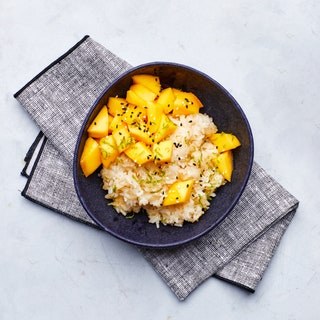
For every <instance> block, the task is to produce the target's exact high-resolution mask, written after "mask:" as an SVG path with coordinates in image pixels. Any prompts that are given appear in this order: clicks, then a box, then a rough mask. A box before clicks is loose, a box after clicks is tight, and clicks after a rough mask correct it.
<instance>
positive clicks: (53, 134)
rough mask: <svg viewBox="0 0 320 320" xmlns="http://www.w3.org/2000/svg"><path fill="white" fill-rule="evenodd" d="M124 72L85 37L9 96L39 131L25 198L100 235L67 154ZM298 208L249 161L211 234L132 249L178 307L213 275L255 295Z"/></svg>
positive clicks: (28, 158)
mask: <svg viewBox="0 0 320 320" xmlns="http://www.w3.org/2000/svg"><path fill="white" fill-rule="evenodd" d="M129 68H131V66H130V65H129V64H128V63H127V62H125V61H124V60H122V59H121V58H119V57H117V56H116V55H114V54H113V53H112V52H110V51H109V50H107V49H106V48H105V47H103V46H102V45H100V44H99V43H97V42H96V41H94V40H93V39H92V38H91V37H89V36H85V37H84V38H83V39H81V41H79V42H78V43H77V44H75V45H74V46H73V47H72V48H71V49H70V50H69V51H67V52H66V53H65V54H64V55H62V56H61V57H59V58H58V59H57V60H56V61H54V62H53V63H52V64H50V65H49V66H48V67H47V68H45V69H44V70H43V71H42V72H40V73H39V74H38V75H37V76H36V77H35V78H33V79H32V80H31V81H30V82H28V83H27V84H26V85H25V86H24V87H23V88H22V89H20V90H19V91H18V92H17V93H16V94H15V95H14V97H15V98H16V99H17V100H18V101H19V102H20V104H21V105H22V106H23V107H24V108H25V110H26V111H27V112H28V113H29V115H30V116H31V118H32V119H33V120H34V121H35V122H36V124H37V125H38V127H39V128H40V130H41V131H40V133H39V135H38V136H37V138H36V140H35V142H34V143H33V144H32V146H31V147H30V149H29V151H28V153H27V155H26V158H25V161H26V165H25V167H24V168H23V170H22V174H23V175H24V176H26V177H27V183H26V186H25V188H24V190H23V191H22V195H23V196H24V197H26V198H27V199H30V200H32V201H34V202H36V203H38V204H40V205H42V206H45V207H47V208H50V209H52V210H53V211H55V212H58V213H61V214H63V215H65V216H68V217H70V218H72V219H75V220H77V221H80V222H83V223H86V224H88V225H90V226H94V227H97V228H98V226H97V225H96V224H95V223H94V222H93V221H92V220H91V219H90V217H89V216H88V215H87V213H86V212H85V211H84V209H83V208H82V206H81V204H80V202H79V200H78V198H77V195H76V192H75V189H74V184H73V177H72V159H73V153H74V148H75V144H76V139H77V135H78V132H79V130H80V126H81V123H82V121H83V120H84V118H85V116H86V114H87V112H88V110H89V108H90V107H91V106H92V104H93V103H94V101H95V100H96V97H97V96H98V95H99V93H101V92H102V90H103V89H104V88H105V87H106V86H107V85H108V84H109V83H110V82H111V81H112V80H114V79H115V78H116V77H117V76H119V75H121V73H123V72H124V71H125V70H127V69H129ZM297 207H298V200H297V199H296V198H295V197H294V196H293V195H291V194H290V193H289V192H288V191H287V190H285V189H284V188H283V187H282V186H281V185H280V184H279V183H277V182H276V181H275V180H274V179H273V178H272V177H271V176H270V175H268V174H267V173H266V172H265V171H264V170H263V169H262V168H261V167H260V166H259V165H258V164H257V163H256V162H254V164H253V168H252V173H251V176H250V178H249V181H248V185H247V187H246V189H245V191H244V193H243V195H242V196H241V198H240V200H239V202H238V203H237V205H236V206H235V208H234V209H233V211H232V212H231V213H230V214H229V215H228V217H227V218H226V219H225V220H224V221H223V222H222V223H220V224H219V225H218V226H217V227H216V228H215V229H214V230H212V231H211V232H209V233H208V234H206V235H204V236H202V237H201V238H199V239H197V240H195V241H193V242H191V243H189V244H186V245H184V246H182V247H178V248H174V249H165V250H159V249H146V248H137V249H138V250H139V251H140V252H141V253H142V254H143V256H144V257H145V258H146V259H147V260H148V261H149V262H150V264H151V265H152V266H153V268H154V269H155V270H156V272H158V274H159V275H160V276H161V277H162V279H163V280H164V281H165V282H166V283H167V285H168V286H169V287H170V288H171V290H172V291H173V292H174V293H175V294H176V296H177V297H178V298H179V299H180V300H184V299H185V298H186V297H188V295H189V294H190V293H191V292H192V291H193V290H194V289H196V288H197V287H198V286H199V285H200V284H201V283H202V282H203V281H205V280H206V279H208V278H209V277H211V276H215V277H217V278H220V279H224V280H226V281H228V282H231V283H233V284H235V285H237V286H240V287H243V288H246V289H248V290H249V291H251V292H254V291H255V289H256V287H257V285H258V283H259V282H260V280H261V278H262V275H263V273H264V271H265V269H266V268H267V266H268V264H269V262H270V260H271V258H272V256H273V254H274V252H275V250H276V248H277V247H278V245H279V242H280V240H281V237H282V236H283V234H284V232H285V230H286V229H287V227H288V225H289V224H290V222H291V220H292V218H293V216H294V214H295V212H296V209H297Z"/></svg>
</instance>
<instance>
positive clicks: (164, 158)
mask: <svg viewBox="0 0 320 320" xmlns="http://www.w3.org/2000/svg"><path fill="white" fill-rule="evenodd" d="M172 150H173V141H172V140H165V141H160V142H158V143H155V144H154V145H153V148H152V151H153V156H154V161H155V163H163V162H169V161H170V160H171V157H172Z"/></svg>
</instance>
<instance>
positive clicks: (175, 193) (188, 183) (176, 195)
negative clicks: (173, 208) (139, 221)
mask: <svg viewBox="0 0 320 320" xmlns="http://www.w3.org/2000/svg"><path fill="white" fill-rule="evenodd" d="M193 184H194V180H193V179H190V180H185V181H177V182H175V183H174V184H173V185H171V186H170V188H169V191H168V193H167V196H166V197H165V198H164V200H163V203H162V205H163V206H170V205H174V204H179V203H185V202H187V201H189V199H190V196H191V193H192V187H193Z"/></svg>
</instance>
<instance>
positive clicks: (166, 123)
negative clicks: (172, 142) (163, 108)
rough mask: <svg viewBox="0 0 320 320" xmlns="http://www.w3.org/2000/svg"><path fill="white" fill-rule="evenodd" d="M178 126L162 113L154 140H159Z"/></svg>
mask: <svg viewBox="0 0 320 320" xmlns="http://www.w3.org/2000/svg"><path fill="white" fill-rule="evenodd" d="M176 128H177V125H176V124H175V123H174V122H172V121H171V120H170V119H169V117H168V116H167V115H165V114H164V113H162V115H161V119H160V124H159V128H158V131H157V132H156V133H155V136H154V142H159V141H161V140H163V139H164V138H166V137H167V136H169V135H170V134H172V133H173V132H174V131H175V130H176Z"/></svg>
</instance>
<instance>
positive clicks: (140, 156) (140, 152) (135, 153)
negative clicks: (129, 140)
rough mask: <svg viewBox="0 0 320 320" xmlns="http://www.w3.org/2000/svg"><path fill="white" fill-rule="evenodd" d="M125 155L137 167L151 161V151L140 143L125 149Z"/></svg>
mask: <svg viewBox="0 0 320 320" xmlns="http://www.w3.org/2000/svg"><path fill="white" fill-rule="evenodd" d="M124 152H125V154H126V155H127V156H128V157H129V158H130V159H131V160H133V161H134V162H136V163H137V164H139V165H142V164H144V163H147V162H150V161H152V160H153V154H152V151H151V150H150V149H149V148H148V147H147V146H146V144H145V143H143V142H142V141H138V142H136V143H135V144H133V145H132V146H131V147H129V148H128V149H126V150H125V151H124Z"/></svg>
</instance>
